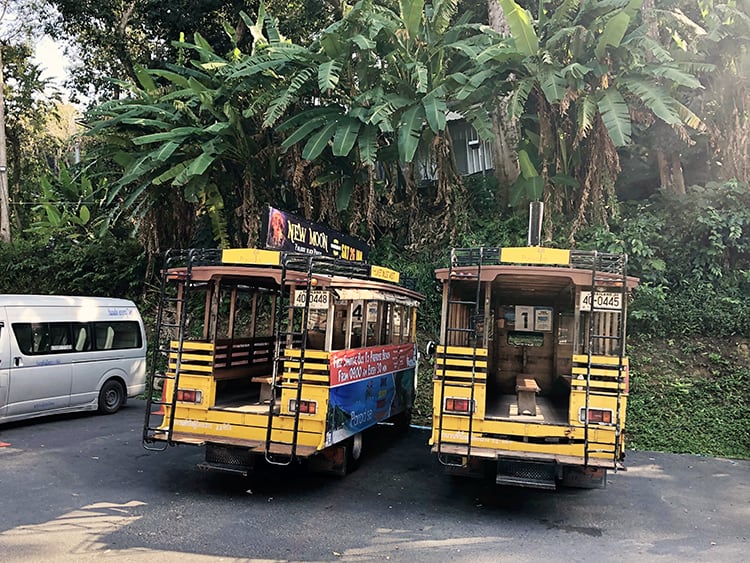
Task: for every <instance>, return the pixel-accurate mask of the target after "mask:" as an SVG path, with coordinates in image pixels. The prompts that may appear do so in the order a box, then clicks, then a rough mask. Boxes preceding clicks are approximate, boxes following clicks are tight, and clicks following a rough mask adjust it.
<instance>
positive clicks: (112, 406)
mask: <svg viewBox="0 0 750 563" xmlns="http://www.w3.org/2000/svg"><path fill="white" fill-rule="evenodd" d="M145 386H146V336H145V333H144V330H143V320H142V319H141V315H140V314H139V313H138V309H137V308H136V306H135V304H134V303H133V302H132V301H128V300H125V299H109V298H99V297H63V296H52V295H0V423H2V422H9V421H12V420H21V419H24V418H32V417H36V416H43V415H48V414H58V413H65V412H73V411H93V410H98V411H99V412H101V413H105V414H111V413H114V412H116V411H117V410H118V409H119V408H120V407H121V406H122V405H124V404H125V401H126V400H127V398H128V397H135V396H136V395H139V394H141V393H143V392H144V389H145Z"/></svg>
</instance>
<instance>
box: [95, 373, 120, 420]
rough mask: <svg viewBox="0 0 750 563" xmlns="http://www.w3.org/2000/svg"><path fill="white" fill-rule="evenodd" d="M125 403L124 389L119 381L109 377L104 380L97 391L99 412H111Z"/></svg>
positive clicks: (114, 411) (117, 409)
mask: <svg viewBox="0 0 750 563" xmlns="http://www.w3.org/2000/svg"><path fill="white" fill-rule="evenodd" d="M124 403H125V389H123V387H122V385H121V384H120V382H119V381H116V380H114V379H110V380H108V381H105V382H104V385H102V388H101V390H100V391H99V412H100V413H102V414H113V413H116V412H117V411H119V410H120V407H121V406H122V405H123V404H124Z"/></svg>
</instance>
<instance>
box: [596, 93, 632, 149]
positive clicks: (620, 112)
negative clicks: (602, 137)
mask: <svg viewBox="0 0 750 563" xmlns="http://www.w3.org/2000/svg"><path fill="white" fill-rule="evenodd" d="M596 105H597V107H598V108H599V113H600V114H601V116H602V121H603V122H604V126H605V127H606V128H607V132H608V133H609V138H610V139H612V142H613V143H614V145H615V146H616V147H623V146H625V145H627V144H629V143H630V134H631V123H630V111H629V110H628V104H627V103H626V102H625V99H624V98H623V97H622V94H620V92H619V91H618V90H617V89H616V88H607V89H606V90H604V92H602V94H601V96H600V97H599V100H598V101H597V104H596Z"/></svg>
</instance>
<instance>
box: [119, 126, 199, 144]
mask: <svg viewBox="0 0 750 563" xmlns="http://www.w3.org/2000/svg"><path fill="white" fill-rule="evenodd" d="M201 131H203V129H201V128H200V127H175V128H174V129H172V130H171V131H165V132H164V133H151V134H149V135H141V136H140V137H135V138H134V139H133V144H135V145H147V144H149V143H161V142H164V141H177V140H181V139H184V138H185V137H188V136H189V135H193V134H195V133H199V132H201Z"/></svg>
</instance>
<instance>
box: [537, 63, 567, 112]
mask: <svg viewBox="0 0 750 563" xmlns="http://www.w3.org/2000/svg"><path fill="white" fill-rule="evenodd" d="M539 85H540V86H541V88H542V92H544V97H545V98H547V101H548V102H549V103H550V104H554V103H557V102H559V101H560V100H562V99H563V96H564V95H565V86H566V84H565V78H563V76H562V74H560V71H559V70H558V69H555V68H550V67H548V66H544V67H542V69H541V70H540V71H539Z"/></svg>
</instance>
